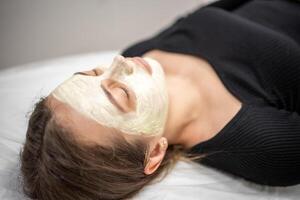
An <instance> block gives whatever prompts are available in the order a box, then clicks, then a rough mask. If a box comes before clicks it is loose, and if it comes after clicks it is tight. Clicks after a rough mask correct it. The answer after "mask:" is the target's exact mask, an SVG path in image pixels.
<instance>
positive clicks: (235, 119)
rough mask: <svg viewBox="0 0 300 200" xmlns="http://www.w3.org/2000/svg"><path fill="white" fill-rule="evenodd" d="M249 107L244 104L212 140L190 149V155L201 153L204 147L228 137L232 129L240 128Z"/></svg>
mask: <svg viewBox="0 0 300 200" xmlns="http://www.w3.org/2000/svg"><path fill="white" fill-rule="evenodd" d="M248 107H249V105H248V104H245V103H243V102H242V105H241V108H240V110H239V111H238V112H237V113H236V114H235V115H234V116H233V118H232V119H231V120H230V121H229V122H228V123H227V124H226V125H225V126H224V127H223V128H222V129H221V130H220V131H219V132H218V133H217V134H216V135H214V136H213V137H212V138H210V139H208V140H206V141H203V142H200V143H198V144H196V145H194V146H192V147H190V148H189V149H188V150H187V151H188V153H194V152H197V153H199V150H200V149H201V148H203V147H204V146H211V145H213V144H216V143H218V142H217V141H220V140H222V138H223V137H226V136H224V135H226V133H227V132H230V130H231V129H234V128H235V127H236V126H240V123H238V122H239V121H240V120H241V119H242V116H243V115H244V114H245V113H246V110H247V109H248Z"/></svg>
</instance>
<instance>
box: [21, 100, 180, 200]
mask: <svg viewBox="0 0 300 200" xmlns="http://www.w3.org/2000/svg"><path fill="white" fill-rule="evenodd" d="M46 100H47V98H44V97H42V98H41V99H40V100H39V101H38V102H37V103H36V104H35V107H34V110H33V112H32V114H31V116H30V119H29V122H28V128H27V132H26V140H25V143H24V146H23V148H22V149H21V150H20V162H21V185H22V188H23V192H24V194H25V195H26V196H28V197H29V198H31V199H37V200H57V199H62V200H74V199H76V200H110V199H126V198H130V197H132V196H134V195H135V194H136V193H137V192H138V191H140V189H142V188H143V187H144V186H145V185H147V184H149V183H151V182H154V180H156V179H157V178H158V177H159V176H160V175H162V176H161V178H163V177H165V176H166V175H167V173H168V172H169V171H170V169H172V168H173V166H174V164H175V163H176V162H177V161H178V160H179V159H180V158H184V156H183V155H184V151H183V149H182V147H181V146H180V145H170V146H169V147H168V149H167V152H166V154H165V157H164V159H163V161H162V162H161V164H160V167H159V168H158V169H157V170H156V171H155V172H154V173H152V174H150V175H146V174H144V167H145V164H146V163H147V152H148V151H147V150H148V149H149V143H147V142H146V141H145V140H143V139H136V140H134V141H133V142H128V141H127V140H126V139H125V138H124V136H122V135H123V134H120V133H118V130H115V132H114V140H113V142H112V145H106V146H101V145H99V144H95V143H94V144H83V143H79V142H78V141H77V140H76V139H75V137H74V135H73V134H72V133H71V132H70V131H69V130H68V129H66V128H64V127H63V126H61V125H60V124H59V123H57V121H56V120H55V117H54V115H53V113H52V112H51V110H50V109H49V107H48V106H47V105H46Z"/></svg>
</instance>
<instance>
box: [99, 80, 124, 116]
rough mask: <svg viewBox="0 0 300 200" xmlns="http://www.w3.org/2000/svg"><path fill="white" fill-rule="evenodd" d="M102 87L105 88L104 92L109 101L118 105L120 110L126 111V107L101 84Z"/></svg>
mask: <svg viewBox="0 0 300 200" xmlns="http://www.w3.org/2000/svg"><path fill="white" fill-rule="evenodd" d="M101 88H102V89H103V91H104V93H105V94H106V96H107V98H108V99H109V101H110V102H111V103H112V104H113V105H114V106H116V107H117V108H118V109H119V110H121V111H122V112H125V110H124V108H123V107H122V106H121V105H120V104H119V103H118V102H117V101H116V99H115V98H114V97H113V96H112V95H111V94H110V93H109V92H108V91H107V90H106V89H105V88H104V87H103V86H102V85H101Z"/></svg>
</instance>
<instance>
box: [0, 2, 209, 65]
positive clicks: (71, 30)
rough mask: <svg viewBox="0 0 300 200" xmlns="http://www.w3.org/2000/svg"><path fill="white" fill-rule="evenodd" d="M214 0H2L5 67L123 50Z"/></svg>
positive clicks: (0, 52) (0, 56)
mask: <svg viewBox="0 0 300 200" xmlns="http://www.w3.org/2000/svg"><path fill="white" fill-rule="evenodd" d="M210 1H213V0H0V48H1V49H0V68H5V67H9V66H13V65H19V64H24V63H28V62H33V61H37V60H44V59H49V58H55V57H59V56H64V55H70V54H79V53H86V52H92V51H101V50H118V49H122V48H124V47H126V46H127V45H130V44H132V43H133V42H136V41H138V40H139V39H142V38H144V37H147V36H151V34H153V33H156V32H157V31H159V30H160V29H161V28H163V27H164V26H166V25H168V24H169V23H171V22H172V21H173V20H174V19H175V18H177V17H178V16H180V15H183V14H185V13H186V12H189V11H191V10H193V9H195V8H197V7H199V6H200V5H204V4H207V3H208V2H210Z"/></svg>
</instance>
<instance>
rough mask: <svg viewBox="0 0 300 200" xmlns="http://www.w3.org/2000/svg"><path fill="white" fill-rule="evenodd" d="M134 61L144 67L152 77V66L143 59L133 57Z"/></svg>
mask: <svg viewBox="0 0 300 200" xmlns="http://www.w3.org/2000/svg"><path fill="white" fill-rule="evenodd" d="M132 60H133V61H134V62H135V63H136V64H138V65H141V66H142V67H144V69H145V70H146V71H147V72H148V73H149V74H150V75H151V74H152V69H151V66H150V65H149V64H148V63H147V62H146V61H145V60H144V59H143V58H141V57H133V58H132Z"/></svg>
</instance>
